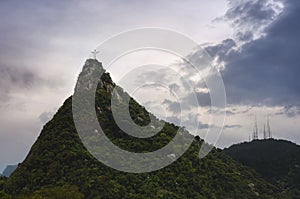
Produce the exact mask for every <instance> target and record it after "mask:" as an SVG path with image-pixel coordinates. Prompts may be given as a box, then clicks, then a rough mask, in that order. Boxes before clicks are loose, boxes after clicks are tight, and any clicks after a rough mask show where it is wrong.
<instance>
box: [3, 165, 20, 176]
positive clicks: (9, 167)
mask: <svg viewBox="0 0 300 199" xmlns="http://www.w3.org/2000/svg"><path fill="white" fill-rule="evenodd" d="M17 167H18V165H7V166H6V168H5V169H4V171H3V173H2V175H3V176H5V177H9V176H10V175H11V174H12V173H13V172H14V171H15V170H16V168H17Z"/></svg>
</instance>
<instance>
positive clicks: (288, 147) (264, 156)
mask: <svg viewBox="0 0 300 199" xmlns="http://www.w3.org/2000/svg"><path fill="white" fill-rule="evenodd" d="M224 152H225V153H226V154H227V155H229V156H230V157H232V158H233V159H235V160H237V161H238V162H240V163H242V164H243V165H246V166H248V167H251V168H253V169H254V170H255V171H257V172H258V173H259V174H260V175H261V176H262V177H264V178H265V179H267V180H269V181H271V182H272V183H274V184H276V185H278V186H281V187H282V188H285V189H295V190H297V193H299V195H300V192H298V191H299V190H300V146H299V145H297V144H295V143H292V142H290V141H286V140H275V139H267V140H253V141H252V142H244V143H241V144H235V145H233V146H231V147H229V148H226V149H224Z"/></svg>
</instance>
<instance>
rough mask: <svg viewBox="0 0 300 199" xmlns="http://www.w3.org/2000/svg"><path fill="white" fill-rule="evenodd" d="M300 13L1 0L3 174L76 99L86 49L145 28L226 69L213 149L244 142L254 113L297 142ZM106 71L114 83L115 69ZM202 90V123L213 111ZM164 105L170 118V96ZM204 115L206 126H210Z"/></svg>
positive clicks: (263, 6)
mask: <svg viewBox="0 0 300 199" xmlns="http://www.w3.org/2000/svg"><path fill="white" fill-rule="evenodd" d="M299 11H300V2H299V1H297V0H216V1H205V0H201V1H199V0H197V1H196V0H188V1H177V0H175V1H174V0H172V1H171V0H170V1H169V0H166V1H147V2H146V1H137V0H129V1H126V2H125V1H119V0H113V1H101V0H100V1H99V0H98V1H97V0H90V1H79V0H71V1H50V0H49V1H48V0H46V1H38V0H32V1H26V2H24V1H21V0H19V1H18V0H12V1H8V0H4V1H1V2H0V25H1V26H0V33H1V34H0V92H1V95H0V111H1V115H0V126H1V129H0V171H1V170H2V169H3V168H4V167H5V165H7V164H16V163H18V162H21V161H22V160H23V159H24V157H25V156H26V154H27V153H28V151H29V149H30V147H31V145H32V144H33V143H34V141H35V140H36V138H37V136H38V135H39V133H40V130H41V128H42V127H43V125H44V124H45V122H47V121H48V120H49V119H51V117H52V115H53V114H54V113H55V112H56V110H57V109H58V108H59V107H60V106H61V104H62V103H63V101H64V100H65V99H66V98H67V97H68V96H70V95H71V94H72V91H73V88H74V86H75V83H76V78H77V75H78V73H79V72H80V70H81V68H82V65H83V64H84V62H85V59H86V58H87V57H88V56H89V55H90V52H91V50H93V49H95V48H96V47H97V46H98V45H99V44H100V43H101V42H103V41H104V40H106V39H107V38H109V37H111V36H112V35H115V34H118V33H120V32H123V31H127V30H131V29H136V28H142V27H160V28H166V29H172V30H174V31H177V32H180V33H183V34H184V35H186V36H188V37H190V38H192V39H193V40H194V41H196V42H197V43H199V45H200V46H202V47H203V48H204V49H205V50H206V51H207V52H208V53H209V54H210V56H211V57H212V59H213V60H214V62H215V63H216V64H217V65H218V66H222V67H220V69H219V70H220V73H221V75H222V78H223V81H224V85H225V89H226V95H227V108H226V113H227V117H226V121H225V124H224V125H225V126H224V131H223V133H222V135H221V137H220V139H219V141H218V143H217V146H218V147H226V146H229V145H230V144H233V143H237V142H241V141H245V140H248V136H249V133H251V132H252V128H253V125H254V115H256V116H257V120H258V126H259V130H260V131H261V129H262V128H263V124H264V122H265V118H266V116H268V115H269V116H270V122H271V130H272V133H273V136H274V137H276V138H283V139H289V140H291V141H293V142H296V143H300V136H299V132H298V130H299V129H300V124H299V122H298V121H299V119H300V117H299V114H300V81H299V79H298V75H299V72H300V67H299V61H300V58H299V55H298V54H299V52H300V39H299V38H298V37H299V35H300V26H299V25H298V21H299V20H300V12H299ZM191 56H193V58H194V59H197V56H198V54H197V52H195V53H194V54H192V55H191ZM99 57H100V56H99ZM99 59H100V60H101V58H99ZM120 67H121V66H120ZM181 67H183V66H181ZM119 71H122V69H120V70H119ZM109 72H111V75H112V77H113V78H114V80H115V81H117V80H118V77H119V76H120V72H119V73H118V70H113V69H112V70H111V71H109ZM187 74H188V73H187ZM187 78H189V77H187ZM173 87H174V88H175V87H176V86H175V85H173ZM201 88H202V87H201V86H199V89H200V90H201ZM202 91H203V90H201V92H197V97H198V99H199V102H200V104H201V107H202V109H201V111H200V116H199V117H200V118H201V119H202V117H201V115H202V116H203V115H205V114H210V113H212V112H214V113H216V114H217V113H218V110H217V109H214V108H209V105H210V104H209V103H210V101H209V98H208V97H207V96H209V95H208V94H207V93H206V92H202ZM136 97H137V98H139V96H136ZM140 97H141V96H140ZM141 100H142V97H141ZM162 105H163V106H164V107H166V109H167V111H169V112H173V113H174V112H175V113H176V104H175V106H174V102H173V101H172V99H164V101H163V103H162ZM185 117H188V118H189V121H194V120H201V119H199V118H198V117H196V118H195V117H193V116H192V115H189V114H187V115H186V116H185ZM203 118H204V119H203V121H202V120H201V124H202V125H201V127H203V129H205V128H206V127H207V125H208V124H209V121H205V116H203ZM168 119H170V120H171V121H176V118H174V117H172V116H170V117H168ZM260 136H261V135H260Z"/></svg>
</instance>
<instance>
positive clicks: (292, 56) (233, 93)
mask: <svg viewBox="0 0 300 199" xmlns="http://www.w3.org/2000/svg"><path fill="white" fill-rule="evenodd" d="M246 5H247V8H246V7H245V6H246ZM258 5H261V3H259V2H256V3H255V4H253V3H247V4H245V5H244V6H242V7H241V8H236V9H234V10H232V11H230V12H231V14H230V16H232V17H233V16H235V17H238V15H237V13H241V12H243V11H246V14H247V19H245V16H244V15H241V17H240V18H239V19H236V22H234V23H240V22H241V21H243V20H245V21H244V22H243V23H245V25H247V24H248V23H249V24H248V25H251V24H253V23H254V24H255V23H261V22H259V21H258V19H262V20H269V19H271V18H272V16H273V14H272V11H270V10H268V9H266V10H264V11H262V10H261V9H259V8H258V7H257V6H258ZM251 6H252V7H251ZM245 9H246V10H245ZM267 12H271V14H268V13H267ZM234 13H236V14H234ZM250 15H254V16H253V17H250ZM299 20H300V1H296V0H293V1H286V2H285V8H284V10H283V12H282V14H281V15H280V17H278V19H276V20H275V21H274V22H273V23H272V24H271V25H270V26H269V27H268V28H267V29H266V30H265V34H266V36H264V37H261V38H260V39H256V40H253V41H251V42H248V43H246V44H244V45H243V46H241V47H240V49H239V50H233V49H230V48H228V46H234V45H233V44H234V42H232V41H231V40H225V41H224V42H223V43H222V44H219V45H216V46H212V47H208V50H209V51H210V52H211V53H212V54H213V55H215V56H220V57H221V58H222V60H221V61H223V62H225V69H224V70H223V71H222V76H223V80H224V84H225V89H226V93H227V100H228V103H229V104H248V105H269V106H275V105H279V106H285V105H298V106H299V105H300V81H299V74H300V67H299V66H300V65H299V64H300V56H299V52H300V40H299V35H300V26H299ZM247 22H248V23H247ZM253 26H255V25H253ZM229 41H231V42H229ZM228 43H231V45H228Z"/></svg>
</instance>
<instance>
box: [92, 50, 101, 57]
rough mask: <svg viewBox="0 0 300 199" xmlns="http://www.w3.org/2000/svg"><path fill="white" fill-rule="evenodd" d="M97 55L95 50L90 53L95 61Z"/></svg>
mask: <svg viewBox="0 0 300 199" xmlns="http://www.w3.org/2000/svg"><path fill="white" fill-rule="evenodd" d="M98 53H99V51H97V50H96V49H95V50H93V51H92V54H93V58H94V59H97V54H98Z"/></svg>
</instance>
